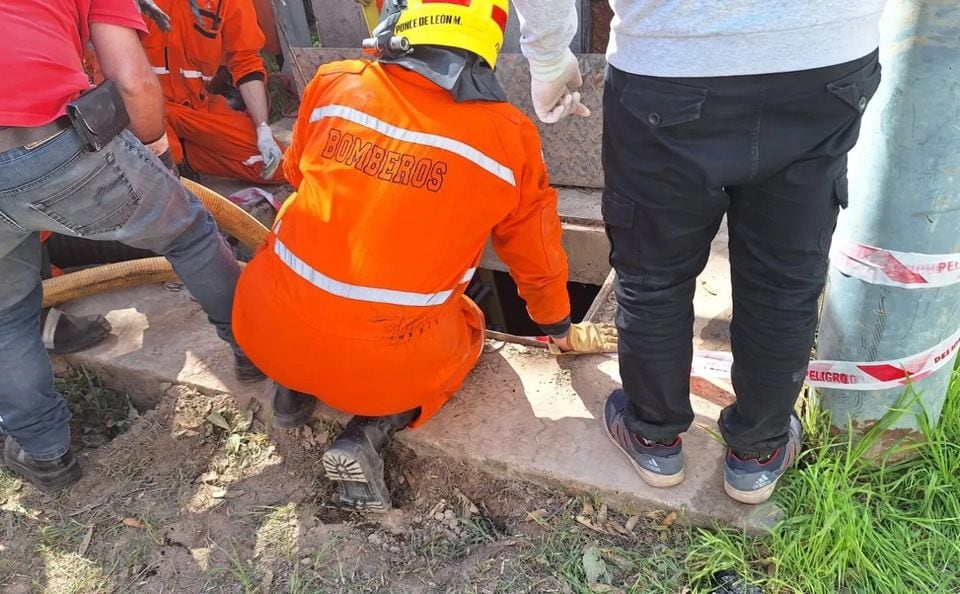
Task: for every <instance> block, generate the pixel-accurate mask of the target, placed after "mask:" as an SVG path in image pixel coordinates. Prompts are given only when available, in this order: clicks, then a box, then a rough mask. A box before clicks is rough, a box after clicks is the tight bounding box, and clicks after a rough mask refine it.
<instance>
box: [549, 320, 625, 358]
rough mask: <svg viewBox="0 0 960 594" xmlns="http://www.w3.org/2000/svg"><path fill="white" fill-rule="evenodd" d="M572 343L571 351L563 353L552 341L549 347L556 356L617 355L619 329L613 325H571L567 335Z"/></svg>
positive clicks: (582, 323) (583, 323)
mask: <svg viewBox="0 0 960 594" xmlns="http://www.w3.org/2000/svg"><path fill="white" fill-rule="evenodd" d="M567 340H568V341H569V342H570V349H571V350H569V351H561V350H560V347H558V346H557V345H556V344H554V342H553V341H552V340H551V341H550V342H548V343H547V347H548V348H549V349H550V352H551V353H553V354H554V355H583V354H586V353H615V352H617V327H616V326H614V325H613V324H594V323H593V322H581V323H579V324H571V325H570V333H569V334H567Z"/></svg>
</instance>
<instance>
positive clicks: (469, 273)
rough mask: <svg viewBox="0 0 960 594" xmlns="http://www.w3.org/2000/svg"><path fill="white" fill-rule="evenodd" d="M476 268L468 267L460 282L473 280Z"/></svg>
mask: <svg viewBox="0 0 960 594" xmlns="http://www.w3.org/2000/svg"><path fill="white" fill-rule="evenodd" d="M476 272H477V269H476V268H467V271H466V272H464V273H463V278H461V279H460V283H461V284H462V283H469V282H470V281H471V280H473V275H474V274H476Z"/></svg>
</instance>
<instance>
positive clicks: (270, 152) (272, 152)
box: [257, 123, 283, 179]
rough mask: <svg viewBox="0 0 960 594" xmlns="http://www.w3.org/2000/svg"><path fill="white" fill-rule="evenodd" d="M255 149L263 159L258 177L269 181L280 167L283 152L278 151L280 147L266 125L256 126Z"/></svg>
mask: <svg viewBox="0 0 960 594" xmlns="http://www.w3.org/2000/svg"><path fill="white" fill-rule="evenodd" d="M257 149H258V150H259V151H260V156H261V157H263V171H262V172H260V177H262V178H263V179H270V178H272V177H273V174H274V173H276V171H277V167H279V166H280V160H281V159H283V151H282V150H280V145H278V144H277V141H276V140H274V138H273V131H272V130H270V126H268V125H267V124H266V123H261V124H260V125H258V126H257Z"/></svg>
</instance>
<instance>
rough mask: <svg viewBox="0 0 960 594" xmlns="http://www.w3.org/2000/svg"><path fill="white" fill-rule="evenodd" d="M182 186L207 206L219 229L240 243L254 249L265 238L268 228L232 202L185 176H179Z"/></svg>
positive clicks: (268, 231)
mask: <svg viewBox="0 0 960 594" xmlns="http://www.w3.org/2000/svg"><path fill="white" fill-rule="evenodd" d="M180 183H181V184H183V187H184V188H186V189H188V190H190V191H191V192H193V193H194V194H195V195H196V196H197V198H199V199H200V202H202V203H203V205H204V206H206V207H207V210H209V211H210V214H212V215H213V218H214V219H216V221H217V225H219V226H220V229H222V230H224V231H226V232H227V233H229V234H230V235H232V236H234V237H236V238H237V239H239V240H240V243H242V244H243V245H245V246H247V247H248V248H250V249H251V250H255V249H257V248H258V247H260V246H261V245H263V242H264V241H266V239H267V234H268V233H270V230H269V229H267V228H266V227H264V226H263V223H261V222H260V221H258V220H257V219H255V218H253V216H251V215H250V213H248V212H247V211H245V210H243V209H242V208H240V207H239V206H237V205H236V204H234V203H233V202H230V201H229V200H227V199H226V198H224V197H223V196H221V195H220V194H217V193H216V192H214V191H213V190H211V189H210V188H208V187H206V186H202V185H200V184H198V183H197V182H195V181H192V180H189V179H187V178H185V177H181V178H180Z"/></svg>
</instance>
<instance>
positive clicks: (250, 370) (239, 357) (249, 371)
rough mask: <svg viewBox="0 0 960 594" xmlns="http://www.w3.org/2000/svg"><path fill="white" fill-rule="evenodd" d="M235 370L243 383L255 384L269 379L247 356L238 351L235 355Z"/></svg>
mask: <svg viewBox="0 0 960 594" xmlns="http://www.w3.org/2000/svg"><path fill="white" fill-rule="evenodd" d="M233 369H234V372H235V373H236V374H237V379H238V380H240V381H241V382H255V381H259V380H262V379H265V378H266V377H267V376H266V374H265V373H263V372H262V371H260V368H259V367H257V366H256V365H254V364H253V361H251V360H250V359H248V358H247V356H246V355H244V354H243V353H238V352H236V351H234V353H233Z"/></svg>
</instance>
